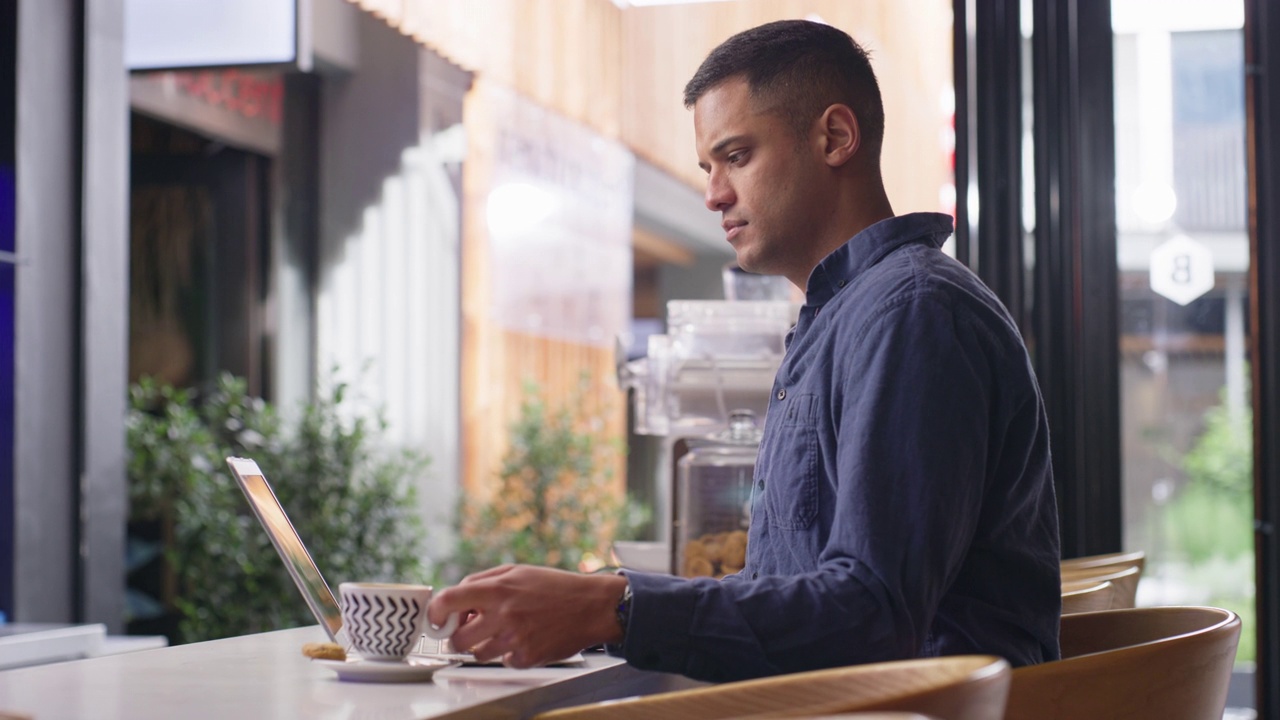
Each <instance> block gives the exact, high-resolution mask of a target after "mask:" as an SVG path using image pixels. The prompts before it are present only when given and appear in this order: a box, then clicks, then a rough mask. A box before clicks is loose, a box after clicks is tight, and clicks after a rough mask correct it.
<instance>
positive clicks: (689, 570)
mask: <svg viewBox="0 0 1280 720" xmlns="http://www.w3.org/2000/svg"><path fill="white" fill-rule="evenodd" d="M715 571H716V570H715V567H714V566H712V564H711V562H710V561H709V560H707V559H706V558H691V559H690V560H689V561H688V562H686V563H685V564H684V574H685V577H710V576H711V575H713V574H715Z"/></svg>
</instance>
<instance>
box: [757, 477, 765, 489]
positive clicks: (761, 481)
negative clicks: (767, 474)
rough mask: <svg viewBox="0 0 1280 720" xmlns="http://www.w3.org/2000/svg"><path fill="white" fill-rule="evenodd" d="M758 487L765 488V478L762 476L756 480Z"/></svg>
mask: <svg viewBox="0 0 1280 720" xmlns="http://www.w3.org/2000/svg"><path fill="white" fill-rule="evenodd" d="M756 487H758V488H760V489H761V490H763V489H764V478H760V479H759V480H758V481H757V482H756Z"/></svg>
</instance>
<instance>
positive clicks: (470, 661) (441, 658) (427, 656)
mask: <svg viewBox="0 0 1280 720" xmlns="http://www.w3.org/2000/svg"><path fill="white" fill-rule="evenodd" d="M409 657H411V658H415V659H418V658H420V659H422V660H423V661H424V662H447V663H450V664H453V665H485V666H487V665H501V664H502V658H497V659H494V660H490V661H488V662H480V661H478V660H476V656H475V655H472V654H471V653H414V654H413V655H410V656H409ZM584 662H586V659H585V658H583V657H582V653H574V654H572V655H570V656H569V657H567V658H564V659H563V660H557V661H555V662H552V663H547V667H559V666H565V665H571V666H576V665H581V664H583V663H584Z"/></svg>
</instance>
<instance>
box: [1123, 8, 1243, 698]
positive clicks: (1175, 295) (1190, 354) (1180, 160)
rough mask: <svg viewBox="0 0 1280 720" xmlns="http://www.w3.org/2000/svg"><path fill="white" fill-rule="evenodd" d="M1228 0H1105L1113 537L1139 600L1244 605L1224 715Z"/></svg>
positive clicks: (1235, 80)
mask: <svg viewBox="0 0 1280 720" xmlns="http://www.w3.org/2000/svg"><path fill="white" fill-rule="evenodd" d="M1243 16H1244V11H1243V6H1242V4H1241V3H1238V2H1175V3H1158V4H1157V3H1152V2H1150V1H1149V0H1115V2H1114V3H1113V5H1112V28H1113V31H1114V32H1115V112H1116V118H1115V121H1116V213H1117V224H1118V230H1119V242H1118V251H1117V254H1118V257H1117V262H1118V263H1119V277H1120V302H1121V307H1120V313H1121V316H1120V328H1121V330H1120V332H1121V338H1120V350H1121V360H1120V362H1121V392H1122V400H1121V402H1122V406H1121V417H1122V422H1123V429H1122V432H1123V439H1122V442H1123V447H1122V451H1123V458H1124V468H1123V471H1124V508H1125V545H1126V549H1141V550H1145V551H1146V553H1147V569H1146V571H1145V573H1144V575H1143V579H1142V582H1141V584H1140V586H1139V591H1138V604H1139V605H1175V604H1194V605H1215V606H1218V607H1224V608H1228V609H1230V610H1233V611H1235V612H1236V613H1238V614H1239V615H1240V616H1241V618H1242V619H1243V621H1244V629H1243V632H1242V634H1241V638H1240V649H1239V652H1238V654H1237V671H1236V675H1235V677H1234V678H1233V680H1232V688H1231V691H1230V693H1229V696H1228V702H1227V704H1228V707H1229V710H1228V713H1227V717H1241V718H1244V717H1254V716H1255V713H1254V711H1253V710H1252V707H1253V705H1254V687H1253V673H1252V668H1253V665H1252V663H1253V660H1254V656H1255V633H1256V625H1255V623H1254V604H1253V596H1254V564H1253V522H1252V517H1253V491H1252V488H1253V475H1252V468H1251V457H1250V454H1251V449H1252V428H1251V422H1252V419H1251V412H1250V403H1249V388H1248V368H1247V365H1246V358H1247V355H1246V347H1247V345H1248V342H1249V338H1248V322H1247V312H1248V296H1247V288H1248V283H1247V273H1248V270H1249V242H1248V236H1247V225H1246V223H1247V218H1246V210H1247V207H1248V206H1247V202H1248V195H1247V187H1246V181H1245V173H1246V167H1245V115H1244V110H1245V108H1244V37H1243V31H1242V24H1243Z"/></svg>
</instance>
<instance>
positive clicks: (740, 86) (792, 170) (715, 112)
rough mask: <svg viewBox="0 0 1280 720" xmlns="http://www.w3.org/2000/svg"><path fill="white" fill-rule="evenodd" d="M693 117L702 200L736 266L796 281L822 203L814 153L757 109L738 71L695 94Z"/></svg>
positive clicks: (805, 267)
mask: <svg viewBox="0 0 1280 720" xmlns="http://www.w3.org/2000/svg"><path fill="white" fill-rule="evenodd" d="M693 125H694V133H695V135H696V138H697V152H698V165H699V166H700V167H702V169H703V170H705V171H706V173H707V191H706V198H705V199H706V204H707V208H708V209H710V210H712V211H713V212H718V213H720V216H721V220H722V224H723V227H724V230H725V239H726V240H727V241H728V242H729V244H730V245H732V246H733V249H734V252H735V253H737V256H738V266H739V267H741V268H742V269H744V270H748V271H750V272H754V273H760V274H767V275H783V276H786V277H787V278H789V279H791V281H792V282H794V283H797V284H798V285H799V286H800V287H801V288H803V287H804V283H805V281H807V279H808V278H807V273H808V271H809V269H810V268H812V264H813V260H812V259H811V258H810V257H809V255H810V254H811V252H810V248H809V246H810V245H812V244H814V243H815V241H816V240H817V239H816V238H814V237H813V232H812V230H813V228H814V226H815V225H816V224H817V223H819V222H820V221H821V218H820V216H819V213H820V212H822V210H823V206H824V205H825V204H826V203H825V202H824V195H823V190H824V189H825V188H824V185H825V183H823V182H822V178H823V173H822V170H823V169H825V164H824V163H823V162H822V159H821V157H820V154H818V153H815V152H814V151H812V150H811V149H810V148H809V147H808V144H807V143H806V142H804V141H802V140H800V139H798V138H797V137H796V134H795V132H794V130H793V129H792V128H791V127H790V126H789V125H788V124H787V123H786V121H785V120H783V119H782V118H781V117H780V116H779V115H778V114H776V113H771V112H759V111H758V109H757V108H756V107H755V104H754V103H753V102H752V100H751V91H750V87H749V86H748V84H747V81H746V80H745V79H742V78H731V79H729V80H726V81H725V82H723V83H721V84H719V85H717V86H715V87H714V88H712V89H711V90H709V91H708V92H707V93H706V94H704V95H703V96H702V97H700V98H698V101H697V103H696V104H695V105H694V107H693ZM826 210H827V211H828V212H830V210H831V208H830V207H827V208H826Z"/></svg>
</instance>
